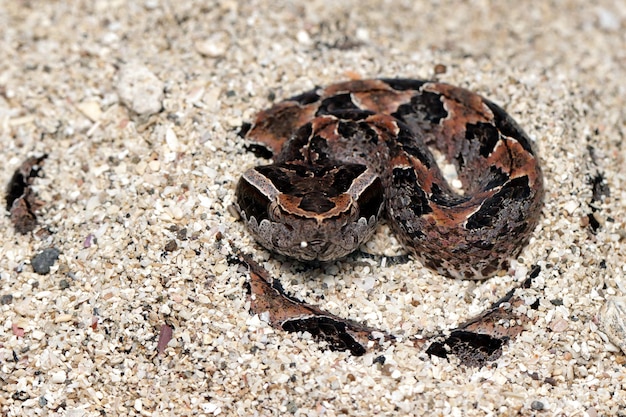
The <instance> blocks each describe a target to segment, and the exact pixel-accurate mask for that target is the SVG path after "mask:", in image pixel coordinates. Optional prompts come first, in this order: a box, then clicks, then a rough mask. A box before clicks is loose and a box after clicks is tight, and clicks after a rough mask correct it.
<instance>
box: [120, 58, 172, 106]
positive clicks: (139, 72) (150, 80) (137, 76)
mask: <svg viewBox="0 0 626 417" xmlns="http://www.w3.org/2000/svg"><path fill="white" fill-rule="evenodd" d="M163 89H164V84H163V81H161V80H159V78H157V76H156V75H154V74H153V73H152V72H151V71H150V70H149V69H148V68H146V67H144V66H143V65H139V64H127V65H125V66H123V67H122V68H121V69H120V72H119V75H118V81H117V93H118V94H119V96H120V100H121V101H122V103H123V104H124V105H125V106H126V107H128V108H129V109H130V110H132V111H134V112H135V113H137V114H139V115H150V114H154V113H158V112H160V111H161V108H162V107H163V104H162V101H163Z"/></svg>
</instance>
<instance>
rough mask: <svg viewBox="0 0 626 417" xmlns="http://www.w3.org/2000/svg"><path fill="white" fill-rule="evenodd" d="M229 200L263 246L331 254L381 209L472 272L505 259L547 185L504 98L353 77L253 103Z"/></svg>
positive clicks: (399, 231) (423, 250)
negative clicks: (242, 161)
mask: <svg viewBox="0 0 626 417" xmlns="http://www.w3.org/2000/svg"><path fill="white" fill-rule="evenodd" d="M240 136H242V137H243V138H244V139H245V141H246V142H247V148H248V149H249V150H251V151H253V152H255V153H256V154H257V155H260V156H264V157H266V158H272V163H271V164H266V165H259V166H255V167H252V168H250V169H247V170H245V172H244V173H243V175H242V176H241V178H240V179H239V181H238V183H237V186H236V190H235V203H234V206H235V208H236V210H237V211H238V213H239V215H240V216H241V218H242V219H243V221H244V223H245V224H246V226H247V228H248V230H249V232H250V234H251V235H252V236H253V238H254V239H255V240H256V241H257V242H258V243H259V244H261V245H262V246H264V247H265V248H267V249H268V250H270V251H272V252H275V253H278V254H281V255H285V256H288V257H291V258H295V259H297V260H300V261H304V262H330V261H333V260H336V259H341V258H343V257H345V256H347V255H349V254H350V253H352V252H354V251H355V250H357V249H358V248H359V247H360V246H361V245H362V244H364V243H365V242H367V241H368V240H369V239H370V238H371V236H372V235H373V234H374V232H375V230H376V229H377V227H378V224H379V223H380V222H381V221H382V220H383V219H384V221H385V222H386V223H387V224H388V225H389V227H390V229H391V231H392V232H393V234H394V235H395V236H396V238H397V239H398V240H399V241H400V242H401V244H402V246H403V247H404V248H405V249H406V250H407V251H408V252H409V253H410V254H412V255H413V256H414V257H415V258H417V260H419V261H420V262H421V263H422V264H423V265H424V266H425V267H427V268H429V269H431V270H433V271H435V272H437V273H439V274H441V275H444V276H448V277H451V278H458V279H473V280H482V279H486V278H489V277H491V276H493V275H495V274H497V273H498V272H499V271H506V270H507V269H508V268H509V267H510V261H511V259H515V258H516V257H517V256H518V255H519V254H520V252H521V250H522V249H523V248H524V247H525V246H526V245H527V243H528V242H529V240H530V237H531V235H532V233H533V231H534V229H535V227H536V226H537V224H538V222H539V218H540V213H541V209H542V202H543V196H544V186H543V174H542V171H541V168H540V165H539V161H538V157H537V153H536V150H535V144H534V143H533V141H532V140H531V139H530V138H529V136H528V135H527V134H526V133H525V132H524V131H523V130H522V128H521V127H520V126H519V125H518V124H517V122H516V121H515V120H514V119H513V118H512V117H511V116H510V115H508V114H507V113H506V112H505V111H504V110H503V109H502V108H501V107H499V106H498V105H496V104H494V103H493V102H492V101H490V100H488V99H486V98H484V97H482V96H481V95H479V94H477V93H474V92H472V91H469V90H467V89H465V88H461V87H457V86H453V85H450V84H446V83H442V82H437V81H429V80H417V79H404V78H388V79H382V78H381V79H361V80H351V81H345V82H339V83H336V84H332V85H329V86H327V87H317V88H315V89H313V90H310V91H307V92H304V93H301V94H299V95H296V96H293V97H291V98H288V99H286V100H282V101H280V102H278V103H276V104H274V105H273V106H271V107H269V108H268V109H265V110H262V111H260V112H258V113H257V114H256V116H255V117H254V119H253V122H252V123H249V124H245V125H244V126H243V127H242V129H241V131H240Z"/></svg>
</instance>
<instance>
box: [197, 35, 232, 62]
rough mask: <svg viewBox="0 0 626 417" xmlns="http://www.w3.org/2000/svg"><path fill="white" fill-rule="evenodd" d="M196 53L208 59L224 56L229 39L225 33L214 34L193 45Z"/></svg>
mask: <svg viewBox="0 0 626 417" xmlns="http://www.w3.org/2000/svg"><path fill="white" fill-rule="evenodd" d="M194 46H195V48H196V51H197V52H198V53H199V54H200V55H202V56H206V57H209V58H218V57H221V56H224V55H225V54H226V52H227V51H228V47H229V46H230V39H229V36H228V34H227V33H226V32H216V33H214V34H212V35H211V36H210V37H209V38H207V39H203V40H199V41H196V42H195V43H194Z"/></svg>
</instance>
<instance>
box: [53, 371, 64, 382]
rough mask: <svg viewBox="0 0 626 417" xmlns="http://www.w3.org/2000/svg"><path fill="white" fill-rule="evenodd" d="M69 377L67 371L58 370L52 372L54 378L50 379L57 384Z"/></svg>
mask: <svg viewBox="0 0 626 417" xmlns="http://www.w3.org/2000/svg"><path fill="white" fill-rule="evenodd" d="M66 379H67V374H66V373H65V371H58V372H55V373H53V374H52V378H50V380H51V381H52V382H53V383H55V384H62V383H64V382H65V380H66Z"/></svg>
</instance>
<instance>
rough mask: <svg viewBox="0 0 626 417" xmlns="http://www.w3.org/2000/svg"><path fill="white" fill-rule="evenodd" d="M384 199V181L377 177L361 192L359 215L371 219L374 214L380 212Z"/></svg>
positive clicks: (375, 215)
mask: <svg viewBox="0 0 626 417" xmlns="http://www.w3.org/2000/svg"><path fill="white" fill-rule="evenodd" d="M384 201H385V199H384V189H383V183H382V182H381V181H380V178H378V177H377V178H376V179H375V180H374V181H373V182H372V183H371V184H370V185H368V186H367V187H366V188H365V189H364V190H363V191H361V192H360V193H359V198H358V200H357V203H358V205H359V216H361V217H364V218H365V219H367V220H369V219H370V218H371V217H372V216H374V217H377V216H378V215H379V214H380V210H381V208H382V205H383V202H384Z"/></svg>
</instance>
